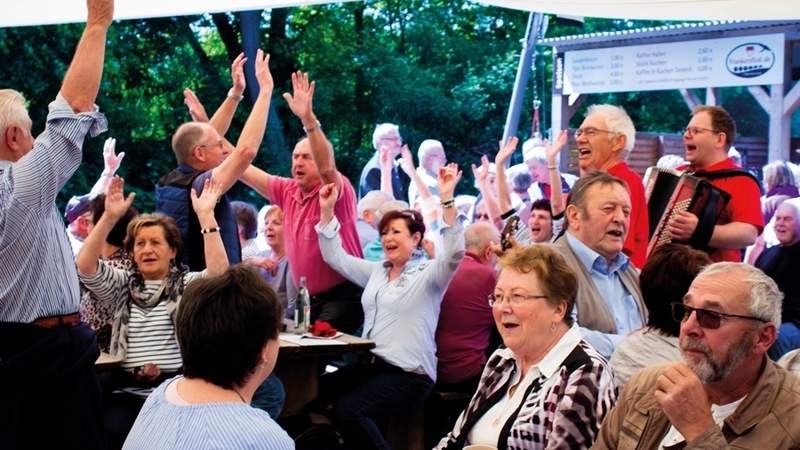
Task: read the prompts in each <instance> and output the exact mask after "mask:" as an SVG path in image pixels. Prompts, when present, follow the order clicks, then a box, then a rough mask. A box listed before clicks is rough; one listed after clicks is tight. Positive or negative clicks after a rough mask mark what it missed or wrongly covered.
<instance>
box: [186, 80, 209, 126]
mask: <svg viewBox="0 0 800 450" xmlns="http://www.w3.org/2000/svg"><path fill="white" fill-rule="evenodd" d="M183 104H184V105H186V107H187V108H188V109H189V115H190V116H192V120H193V121H195V122H203V123H208V114H206V108H205V107H204V106H203V104H202V103H200V99H199V98H197V95H195V93H194V91H192V90H191V89H189V88H186V89H184V90H183Z"/></svg>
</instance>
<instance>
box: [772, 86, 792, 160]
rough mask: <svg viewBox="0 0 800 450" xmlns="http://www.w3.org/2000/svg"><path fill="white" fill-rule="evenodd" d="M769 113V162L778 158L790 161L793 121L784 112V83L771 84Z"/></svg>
mask: <svg viewBox="0 0 800 450" xmlns="http://www.w3.org/2000/svg"><path fill="white" fill-rule="evenodd" d="M770 87H771V89H770V91H771V93H770V108H769V110H768V113H769V147H768V148H767V162H773V161H778V160H783V161H789V160H790V159H789V158H790V156H791V155H790V154H789V146H790V142H791V125H792V124H791V121H790V120H789V116H788V115H786V114H784V113H783V110H784V108H783V83H780V84H773V85H771V86H770Z"/></svg>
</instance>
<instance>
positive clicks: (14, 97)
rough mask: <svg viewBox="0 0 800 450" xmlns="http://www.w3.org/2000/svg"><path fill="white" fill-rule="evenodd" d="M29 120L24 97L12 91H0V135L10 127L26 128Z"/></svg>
mask: <svg viewBox="0 0 800 450" xmlns="http://www.w3.org/2000/svg"><path fill="white" fill-rule="evenodd" d="M30 120H31V119H30V116H28V110H27V109H26V108H25V97H23V96H22V94H20V93H19V92H17V91H15V90H13V89H0V133H3V134H5V132H6V128H8V127H9V126H10V125H18V126H20V127H22V126H27V125H28V123H29V122H30Z"/></svg>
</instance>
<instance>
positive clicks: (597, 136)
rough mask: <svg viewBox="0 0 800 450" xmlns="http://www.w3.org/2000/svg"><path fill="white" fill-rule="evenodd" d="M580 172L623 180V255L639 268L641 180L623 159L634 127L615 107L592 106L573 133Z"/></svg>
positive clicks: (642, 253) (644, 235) (643, 227)
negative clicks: (626, 210) (626, 222)
mask: <svg viewBox="0 0 800 450" xmlns="http://www.w3.org/2000/svg"><path fill="white" fill-rule="evenodd" d="M575 141H576V143H577V144H578V165H579V166H580V168H581V173H587V172H595V171H600V172H607V173H609V174H610V175H613V176H615V177H617V178H620V179H622V180H623V181H625V184H627V185H628V191H629V192H630V195H631V213H630V227H629V228H628V229H629V230H630V231H629V232H628V237H627V238H626V239H625V245H624V247H623V252H624V253H625V254H626V255H628V257H629V258H630V259H631V262H632V263H633V265H634V266H636V267H638V268H639V269H641V268H642V267H644V263H645V260H646V259H647V242H648V238H649V225H648V218H647V201H646V199H645V196H644V183H643V181H642V177H640V176H639V174H637V173H636V172H634V171H633V170H631V169H630V167H628V164H627V163H626V162H625V160H626V159H627V158H628V154H629V153H630V152H631V150H633V144H634V143H635V141H636V128H635V127H634V126H633V121H632V120H631V118H630V116H628V114H627V113H626V112H625V110H624V109H622V108H621V107H619V106H614V105H592V106H590V107H589V110H588V111H587V113H586V118H585V119H584V120H583V123H582V124H581V127H580V128H578V130H577V131H575Z"/></svg>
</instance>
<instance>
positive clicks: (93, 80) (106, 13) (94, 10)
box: [61, 0, 114, 112]
mask: <svg viewBox="0 0 800 450" xmlns="http://www.w3.org/2000/svg"><path fill="white" fill-rule="evenodd" d="M86 8H87V10H88V16H87V19H86V28H84V30H83V35H82V36H81V40H80V42H78V47H77V48H76V49H75V56H73V58H72V63H71V64H70V66H69V69H67V73H66V75H64V82H63V84H62V85H61V96H62V97H64V99H65V100H66V101H67V103H69V105H70V107H72V110H73V111H75V112H86V111H92V110H93V109H94V101H95V100H96V99H97V92H98V91H99V89H100V79H101V78H102V76H103V61H104V59H105V53H106V34H107V32H108V27H109V26H110V25H111V21H112V20H113V18H114V0H87V1H86Z"/></svg>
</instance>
